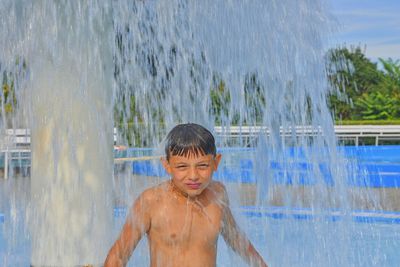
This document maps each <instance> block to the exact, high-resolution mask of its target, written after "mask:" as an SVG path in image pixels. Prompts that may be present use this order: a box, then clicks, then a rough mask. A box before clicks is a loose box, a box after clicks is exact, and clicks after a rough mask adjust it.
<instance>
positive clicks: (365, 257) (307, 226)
mask: <svg viewBox="0 0 400 267" xmlns="http://www.w3.org/2000/svg"><path fill="white" fill-rule="evenodd" d="M344 149H345V151H344V153H345V155H346V156H347V157H348V158H349V159H351V160H352V159H357V160H358V162H359V164H360V166H367V167H366V168H365V170H367V173H368V174H372V176H373V175H377V176H378V177H379V179H378V180H377V181H379V182H380V184H372V183H361V184H350V185H349V186H351V187H353V188H361V189H363V188H372V189H373V190H375V189H376V190H383V189H391V190H396V192H397V190H398V186H397V182H393V180H392V181H391V180H390V179H392V178H394V180H396V179H399V176H400V174H399V172H398V169H397V168H398V166H399V162H400V159H399V157H400V153H399V150H400V147H399V146H386V147H384V146H381V147H359V148H355V147H346V148H344ZM133 152H134V151H130V153H133ZM222 152H223V153H226V154H227V153H232V152H233V153H241V154H242V155H243V157H242V158H240V157H239V161H237V159H235V160H234V159H232V162H229V160H227V162H225V165H223V167H225V170H227V171H230V173H224V172H221V173H222V174H224V175H225V177H224V176H218V175H221V174H217V179H221V180H222V181H224V182H226V183H227V185H228V186H227V188H228V193H229V195H230V198H231V200H232V209H233V212H234V214H235V217H236V218H237V220H238V222H239V225H240V226H241V227H242V229H243V230H244V231H245V232H246V233H247V235H248V236H249V238H250V239H251V241H252V242H253V243H254V244H255V246H256V247H257V249H258V250H259V251H260V252H261V254H262V255H263V256H264V257H265V259H266V260H267V261H268V263H269V264H270V266H283V267H285V266H299V267H300V266H307V267H308V266H328V267H329V266H388V267H395V266H398V262H400V254H399V253H398V251H400V213H399V212H398V210H384V209H377V210H368V209H345V210H341V209H323V208H315V207H305V206H303V207H300V206H299V207H297V206H265V207H259V206H258V207H257V206H252V205H250V206H244V205H243V204H242V203H241V202H240V201H239V200H238V197H237V195H236V193H237V192H236V191H235V190H230V189H231V188H232V187H233V186H234V185H236V184H239V185H241V186H244V185H246V184H247V185H250V186H251V185H252V184H253V183H254V181H252V180H251V177H252V176H254V172H253V170H252V169H251V168H253V166H251V164H250V165H249V164H248V161H246V157H247V156H248V155H250V154H251V153H253V151H252V150H251V149H241V150H240V149H239V150H238V151H234V149H233V151H222ZM135 153H141V154H138V155H136V156H148V155H151V154H150V153H152V152H151V151H150V150H147V151H146V152H143V151H140V152H135ZM146 153H147V154H146ZM226 154H225V156H227V155H226ZM130 156H135V155H133V154H132V155H130ZM225 158H227V157H225ZM241 160H242V163H240V161H241ZM274 164H275V165H274ZM296 164H297V165H290V166H291V168H292V169H291V171H296V172H300V173H301V172H302V171H303V170H308V169H310V165H307V163H304V162H297V163H296ZM233 165H237V166H238V168H237V169H234V170H233V171H232V170H229V166H233ZM127 166H128V167H129V168H128V173H129V175H128V176H126V177H125V180H124V182H126V181H129V180H130V179H133V178H135V177H136V178H135V179H136V180H140V179H147V178H145V177H144V178H143V177H142V178H139V177H138V176H137V175H138V174H145V175H159V176H163V175H164V176H165V174H163V173H162V169H161V168H160V166H159V165H158V162H157V161H153V162H150V161H142V162H133V163H129V164H128V165H127ZM368 166H370V167H368ZM382 166H383V167H382ZM294 167H296V168H294ZM317 167H318V168H320V166H318V165H317ZM274 168H275V169H274ZM280 168H281V166H279V164H278V163H273V164H271V169H272V170H274V171H275V172H277V173H279V172H280V171H281V169H280ZM221 170H222V171H223V170H224V168H221V169H220V171H221ZM139 171H142V172H143V171H146V173H140V172H139ZM152 172H153V173H152ZM132 173H134V175H132ZM389 174H390V175H389ZM241 175H248V176H244V178H243V177H241ZM237 177H241V178H237ZM246 177H247V178H249V179H247V178H246ZM277 177H279V176H277ZM306 178H307V176H304V180H292V183H291V184H290V183H289V182H288V180H286V181H284V182H283V183H282V181H280V180H275V182H276V183H277V184H278V186H280V185H282V184H283V185H284V186H288V185H289V186H294V185H296V184H295V182H296V183H297V182H299V183H300V185H303V186H306V187H310V188H312V186H313V184H312V183H310V181H307V180H306ZM229 179H230V180H229ZM246 179H247V180H246ZM239 181H240V183H238V182H239ZM302 181H303V184H301V182H302ZM0 182H1V184H0V193H1V194H0V266H29V264H30V262H29V261H30V250H31V247H30V233H29V225H26V223H25V221H26V219H27V218H28V217H29V198H30V197H29V190H30V179H29V177H20V178H12V179H8V180H0ZM306 182H308V183H306ZM280 183H281V184H280ZM131 186H132V187H134V185H131ZM121 187H124V188H125V187H126V186H125V185H124V184H123V185H122V186H121ZM127 194H129V192H127ZM131 200H132V199H129V201H126V203H131ZM27 211H28V212H27ZM125 213H126V206H124V207H122V208H121V207H120V206H115V209H114V228H113V229H112V231H113V236H115V237H116V236H117V234H118V232H119V230H120V227H121V225H122V223H123V222H124V217H125ZM110 216H112V215H111V214H110ZM148 260H149V258H148V252H147V244H146V241H145V240H144V241H142V242H141V244H140V245H139V247H138V248H137V250H136V251H135V252H134V254H133V256H132V258H131V261H130V263H129V266H147V262H148ZM217 262H218V265H217V266H245V265H244V263H243V262H242V261H241V259H240V258H238V256H236V255H235V254H234V253H232V251H230V249H228V248H227V247H226V245H225V243H224V241H223V240H222V238H220V240H219V244H218V258H217Z"/></svg>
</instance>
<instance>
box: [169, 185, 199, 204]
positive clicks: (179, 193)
mask: <svg viewBox="0 0 400 267" xmlns="http://www.w3.org/2000/svg"><path fill="white" fill-rule="evenodd" d="M169 185H170V188H171V191H172V193H174V194H175V195H176V196H178V197H183V198H185V199H186V200H191V201H196V200H197V196H195V197H191V196H189V195H188V194H187V193H185V192H183V191H182V190H180V189H179V188H178V187H177V186H176V185H175V184H174V182H173V181H172V180H170V181H169Z"/></svg>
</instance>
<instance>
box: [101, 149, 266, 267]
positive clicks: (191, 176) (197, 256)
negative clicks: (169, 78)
mask: <svg viewBox="0 0 400 267" xmlns="http://www.w3.org/2000/svg"><path fill="white" fill-rule="evenodd" d="M220 160H221V155H216V156H213V155H194V154H189V155H188V156H187V157H184V156H171V157H170V158H169V160H168V161H167V160H165V159H163V160H162V163H163V166H164V168H165V169H166V171H167V172H168V173H169V175H170V176H171V180H170V181H167V182H164V183H162V184H160V185H158V186H156V187H152V188H150V189H148V190H146V191H144V192H143V193H142V194H141V195H140V196H139V197H138V199H137V200H136V201H135V203H134V205H133V207H132V208H131V212H130V214H129V215H128V218H127V221H126V223H125V225H124V227H123V229H122V232H121V234H120V236H119V238H118V240H117V241H116V242H115V244H114V245H113V247H112V248H111V250H110V252H109V254H108V256H107V259H106V262H105V266H125V265H126V263H127V261H128V259H129V257H130V255H131V253H132V251H133V250H134V248H135V247H136V245H137V243H138V242H139V240H140V239H141V238H142V236H143V235H145V234H147V238H148V240H149V247H150V266H152V267H155V266H163V267H164V266H171V267H174V266H182V267H184V266H191V267H192V266H193V267H197V266H199V267H200V266H201V267H208V266H210V267H211V266H215V264H216V251H217V249H216V248H217V240H218V236H219V234H222V236H223V237H224V239H225V241H226V242H227V244H228V245H230V246H231V247H232V249H233V250H234V251H236V252H237V253H238V254H239V255H241V256H242V257H243V258H244V259H245V260H246V261H247V262H249V263H250V264H251V266H267V265H266V264H265V263H264V261H263V260H262V258H261V257H260V255H259V254H258V253H257V251H256V250H255V249H254V247H253V246H252V244H251V243H250V242H249V241H248V239H247V238H246V237H245V235H244V234H243V233H242V232H241V231H240V230H239V228H238V227H237V225H236V222H235V220H234V218H233V216H232V213H231V211H230V208H229V203H228V198H227V194H226V191H225V188H224V186H223V185H222V184H221V183H219V182H213V181H212V174H213V172H214V171H215V170H217V168H218V164H219V162H220Z"/></svg>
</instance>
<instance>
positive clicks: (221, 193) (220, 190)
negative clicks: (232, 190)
mask: <svg viewBox="0 0 400 267" xmlns="http://www.w3.org/2000/svg"><path fill="white" fill-rule="evenodd" d="M208 189H209V190H210V191H211V192H212V193H213V194H214V196H215V197H216V198H217V199H219V200H220V201H222V202H223V203H224V204H227V203H228V194H227V192H226V188H225V185H224V184H223V183H221V182H218V181H212V182H211V183H210V184H209V185H208Z"/></svg>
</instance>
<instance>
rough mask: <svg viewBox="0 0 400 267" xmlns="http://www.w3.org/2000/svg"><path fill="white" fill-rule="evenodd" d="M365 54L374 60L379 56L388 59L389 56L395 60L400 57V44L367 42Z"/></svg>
mask: <svg viewBox="0 0 400 267" xmlns="http://www.w3.org/2000/svg"><path fill="white" fill-rule="evenodd" d="M365 54H366V56H367V57H369V58H371V59H372V60H374V61H376V60H378V58H384V59H388V58H389V57H390V58H392V59H395V60H396V59H400V44H392V45H385V44H373V45H368V44H367V49H366V51H365Z"/></svg>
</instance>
